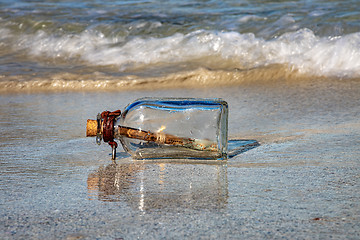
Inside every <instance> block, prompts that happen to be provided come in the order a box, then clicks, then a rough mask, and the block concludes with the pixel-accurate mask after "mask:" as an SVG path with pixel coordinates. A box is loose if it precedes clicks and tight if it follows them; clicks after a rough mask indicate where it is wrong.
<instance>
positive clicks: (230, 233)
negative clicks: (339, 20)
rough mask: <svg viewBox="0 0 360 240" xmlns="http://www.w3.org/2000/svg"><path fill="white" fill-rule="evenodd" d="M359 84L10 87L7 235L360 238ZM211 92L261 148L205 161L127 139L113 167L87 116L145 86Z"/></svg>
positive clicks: (4, 170) (237, 134) (4, 165)
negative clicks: (128, 145) (91, 134)
mask: <svg viewBox="0 0 360 240" xmlns="http://www.w3.org/2000/svg"><path fill="white" fill-rule="evenodd" d="M284 89H286V92H284ZM358 91H359V82H357V81H352V80H344V81H341V82H337V83H334V82H331V81H325V82H322V83H320V82H301V83H297V84H294V83H290V84H286V83H281V84H277V85H275V86H271V85H267V86H265V85H260V86H253V85H251V86H236V87H234V86H232V87H218V88H210V87H209V88H204V89H202V90H199V89H197V90H190V89H176V90H166V91H165V90H153V91H144V90H142V91H125V92H121V93H117V92H104V93H101V92H88V93H79V92H78V93H71V92H69V93H36V94H35V93H32V94H7V95H2V96H1V97H0V99H1V101H0V102H1V107H0V112H1V130H0V131H1V132H0V136H1V137H0V148H1V150H0V160H1V172H0V180H1V188H0V195H1V205H0V207H1V219H0V221H1V225H0V233H1V237H2V238H3V239H14V238H15V239H18V238H35V239H38V238H69V239H71V238H76V237H78V238H85V239H96V238H102V239H114V238H124V239H135V238H154V239H158V238H168V237H174V238H183V237H186V238H201V237H204V238H220V237H224V236H226V237H228V238H237V236H243V237H249V238H280V237H285V238H309V237H314V236H315V237H319V238H330V237H335V238H340V239H341V238H357V237H358V236H359V234H360V233H359V231H358V229H359V216H360V212H359V211H358V210H359V198H360V196H359V191H358V189H359V180H360V178H359V167H360V166H359V156H360V152H359V140H358V136H359V134H360V125H359V124H360V123H359V120H358V119H359V114H360V109H359V106H360V105H359V104H358V103H359V100H360V99H359V96H360V95H359V94H358ZM210 94H211V96H213V97H222V98H224V99H226V100H227V101H228V103H229V109H230V115H229V135H230V138H231V139H244V140H255V141H257V142H258V143H259V144H260V145H259V146H256V147H253V148H251V149H249V150H248V151H241V149H240V151H239V152H235V154H234V156H233V157H231V158H230V159H229V160H228V161H225V162H222V161H220V162H213V161H211V162H207V163H206V162H199V161H181V160H178V161H164V160H162V161H145V162H143V161H134V160H132V159H131V158H129V157H128V155H126V154H125V153H124V152H122V151H121V148H119V150H118V160H117V165H114V164H113V163H112V161H111V155H110V154H111V148H110V147H109V146H108V145H106V144H103V145H101V146H97V145H96V143H95V139H94V138H85V125H86V119H87V118H94V117H95V116H96V114H97V113H98V112H101V111H103V110H106V109H108V110H115V109H119V108H120V109H122V108H123V107H125V105H127V103H128V102H130V101H133V100H134V99H136V98H139V97H143V96H144V95H146V96H154V97H156V96H164V95H167V96H174V97H181V96H188V97H195V96H196V97H208V96H209V95H210ZM243 143H244V142H243ZM231 147H233V146H232V145H231Z"/></svg>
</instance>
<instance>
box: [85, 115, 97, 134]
mask: <svg viewBox="0 0 360 240" xmlns="http://www.w3.org/2000/svg"><path fill="white" fill-rule="evenodd" d="M96 133H97V121H96V120H92V119H88V120H87V123H86V136H87V137H94V136H96Z"/></svg>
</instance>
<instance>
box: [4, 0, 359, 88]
mask: <svg viewBox="0 0 360 240" xmlns="http://www.w3.org/2000/svg"><path fill="white" fill-rule="evenodd" d="M358 9H360V2H359V1H357V0H349V1H323V0H311V1H310V0H302V1H261V0H256V1H177V0H172V1H140V0H134V1H115V0H114V1H95V0H85V1H80V2H79V1H25V0H23V1H22V0H14V1H5V0H4V1H1V2H0V91H1V92H8V91H22V90H27V91H29V90H30V91H32V90H96V89H107V90H117V89H130V88H134V87H135V88H136V87H138V88H144V87H145V88H149V87H153V88H157V87H164V86H165V87H168V86H173V85H179V86H197V85H219V84H220V85H221V84H239V83H242V82H249V83H252V82H255V81H259V80H267V81H273V80H278V79H284V78H286V79H298V78H301V79H313V78H335V79H343V78H355V79H358V78H359V77H360V15H359V11H358Z"/></svg>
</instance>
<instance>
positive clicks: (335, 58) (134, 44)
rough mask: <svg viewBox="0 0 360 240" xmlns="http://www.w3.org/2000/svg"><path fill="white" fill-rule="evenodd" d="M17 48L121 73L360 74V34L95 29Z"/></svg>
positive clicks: (40, 36)
mask: <svg viewBox="0 0 360 240" xmlns="http://www.w3.org/2000/svg"><path fill="white" fill-rule="evenodd" d="M285 20H288V21H290V20H291V18H288V19H285ZM17 46H18V48H20V49H25V50H27V51H28V52H29V54H31V55H35V56H47V57H51V58H57V57H63V58H69V57H70V58H74V57H75V58H79V59H81V60H83V61H86V62H88V63H90V64H92V65H115V66H119V69H120V70H128V69H131V68H134V67H135V68H136V67H140V66H145V67H146V66H147V65H152V64H159V63H167V64H178V63H182V62H187V61H192V60H196V59H201V58H208V57H211V58H212V59H215V61H224V60H229V61H231V62H232V63H234V66H233V67H234V68H252V67H261V66H267V65H270V64H285V65H288V66H289V68H290V69H294V70H298V71H299V72H301V73H305V74H313V75H316V76H340V77H358V76H360V33H353V34H349V35H344V36H339V37H322V38H321V37H318V36H316V35H315V34H314V33H313V32H312V31H311V30H309V29H301V30H299V31H296V32H289V33H286V34H284V35H282V36H280V37H278V38H275V39H272V40H264V39H262V38H258V37H255V35H254V34H251V33H248V34H240V33H238V32H215V31H203V30H200V31H195V32H192V33H189V34H181V33H176V34H174V35H172V36H169V37H164V38H150V37H148V38H144V37H134V38H132V39H130V40H126V42H125V39H124V38H121V37H116V38H111V37H105V36H104V35H103V34H101V33H99V32H92V31H84V32H83V33H81V34H78V35H62V36H55V35H49V34H47V33H45V32H43V31H38V32H37V34H35V35H32V36H28V35H26V36H23V37H22V38H20V40H19V41H18V42H17Z"/></svg>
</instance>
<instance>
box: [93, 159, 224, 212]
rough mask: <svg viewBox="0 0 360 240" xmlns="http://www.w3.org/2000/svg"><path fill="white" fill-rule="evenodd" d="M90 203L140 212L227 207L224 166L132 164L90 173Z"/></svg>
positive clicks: (109, 167) (113, 166)
mask: <svg viewBox="0 0 360 240" xmlns="http://www.w3.org/2000/svg"><path fill="white" fill-rule="evenodd" d="M87 185H88V193H89V199H90V200H96V199H97V200H100V201H123V202H126V203H127V204H128V205H129V206H130V207H132V208H133V209H138V210H140V211H141V212H145V211H150V210H152V209H163V208H166V209H169V210H171V209H177V208H179V207H181V208H192V209H194V208H195V209H196V208H199V209H219V208H223V207H225V206H226V204H227V199H228V182H227V167H226V164H223V163H216V164H186V163H166V162H160V163H154V162H141V163H138V162H133V163H124V164H110V165H108V166H105V167H100V168H99V169H98V170H97V171H95V172H93V173H90V174H89V176H88V180H87Z"/></svg>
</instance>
